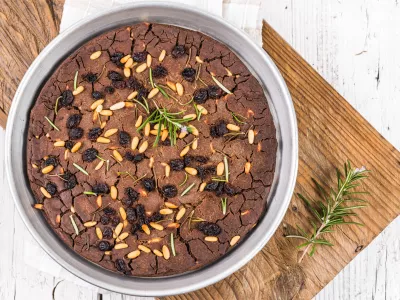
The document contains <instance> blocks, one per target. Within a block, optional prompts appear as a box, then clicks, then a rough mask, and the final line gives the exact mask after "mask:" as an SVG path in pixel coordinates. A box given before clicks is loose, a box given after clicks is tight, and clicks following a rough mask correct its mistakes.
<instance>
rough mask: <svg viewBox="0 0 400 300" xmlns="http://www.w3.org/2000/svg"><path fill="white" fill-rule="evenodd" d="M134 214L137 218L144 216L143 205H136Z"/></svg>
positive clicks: (143, 217)
mask: <svg viewBox="0 0 400 300" xmlns="http://www.w3.org/2000/svg"><path fill="white" fill-rule="evenodd" d="M136 215H137V217H138V218H142V219H145V218H146V214H145V210H144V206H143V205H142V204H139V205H137V206H136Z"/></svg>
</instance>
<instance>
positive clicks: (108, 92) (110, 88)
mask: <svg viewBox="0 0 400 300" xmlns="http://www.w3.org/2000/svg"><path fill="white" fill-rule="evenodd" d="M104 91H105V92H106V93H107V94H110V95H111V94H114V92H115V89H114V88H113V87H112V86H110V85H108V86H106V87H105V88H104Z"/></svg>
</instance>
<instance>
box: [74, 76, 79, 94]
mask: <svg viewBox="0 0 400 300" xmlns="http://www.w3.org/2000/svg"><path fill="white" fill-rule="evenodd" d="M78 72H79V71H76V73H75V77H74V91H75V90H76V89H77V85H78Z"/></svg>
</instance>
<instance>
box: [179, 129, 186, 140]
mask: <svg viewBox="0 0 400 300" xmlns="http://www.w3.org/2000/svg"><path fill="white" fill-rule="evenodd" d="M186 135H187V132H186V131H181V132H180V133H179V135H178V138H180V139H183V138H184V137H185V136H186Z"/></svg>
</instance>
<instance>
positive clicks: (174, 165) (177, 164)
mask: <svg viewBox="0 0 400 300" xmlns="http://www.w3.org/2000/svg"><path fill="white" fill-rule="evenodd" d="M169 165H170V167H171V169H172V170H174V171H182V170H183V169H184V168H185V161H184V160H183V159H172V160H171V161H170V162H169Z"/></svg>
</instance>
